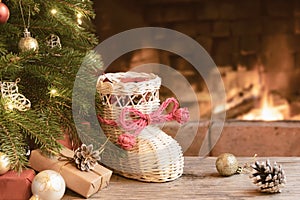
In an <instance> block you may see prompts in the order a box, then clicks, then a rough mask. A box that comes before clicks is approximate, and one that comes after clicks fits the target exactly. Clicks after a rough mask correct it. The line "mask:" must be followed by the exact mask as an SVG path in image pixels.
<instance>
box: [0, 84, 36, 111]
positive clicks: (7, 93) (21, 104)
mask: <svg viewBox="0 0 300 200" xmlns="http://www.w3.org/2000/svg"><path fill="white" fill-rule="evenodd" d="M20 80H21V79H20V78H17V79H16V81H15V82H1V81H0V87H1V95H2V99H4V104H5V106H4V107H5V109H7V110H13V109H17V110H19V111H26V110H29V109H30V107H31V103H30V101H29V100H28V99H27V98H26V97H25V96H24V95H23V94H20V93H19V89H18V86H17V83H19V82H20Z"/></svg>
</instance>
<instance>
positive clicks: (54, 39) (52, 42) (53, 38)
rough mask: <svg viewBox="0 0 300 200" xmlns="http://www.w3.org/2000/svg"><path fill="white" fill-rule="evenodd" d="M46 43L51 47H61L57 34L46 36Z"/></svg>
mask: <svg viewBox="0 0 300 200" xmlns="http://www.w3.org/2000/svg"><path fill="white" fill-rule="evenodd" d="M46 44H47V46H48V47H50V48H51V49H52V48H54V47H57V48H59V49H61V43H60V38H59V37H58V36H57V35H54V34H51V35H49V36H48V37H47V38H46Z"/></svg>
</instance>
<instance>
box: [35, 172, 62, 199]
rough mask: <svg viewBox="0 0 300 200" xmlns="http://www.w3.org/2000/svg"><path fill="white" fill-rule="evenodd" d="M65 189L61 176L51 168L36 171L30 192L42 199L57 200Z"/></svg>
mask: <svg viewBox="0 0 300 200" xmlns="http://www.w3.org/2000/svg"><path fill="white" fill-rule="evenodd" d="M65 190H66V183H65V180H64V179H63V177H62V176H61V175H60V174H59V173H57V172H56V171H53V170H44V171H42V172H40V173H38V174H37V175H36V176H35V177H34V179H33V181H32V184H31V191H32V194H33V195H34V196H36V197H38V198H39V199H42V200H59V199H61V198H62V197H63V195H64V194H65Z"/></svg>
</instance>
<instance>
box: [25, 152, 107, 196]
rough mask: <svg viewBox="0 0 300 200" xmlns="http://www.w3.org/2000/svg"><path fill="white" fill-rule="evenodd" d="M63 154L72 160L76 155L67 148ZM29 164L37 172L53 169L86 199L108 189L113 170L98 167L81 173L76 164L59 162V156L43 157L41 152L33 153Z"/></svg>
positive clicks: (68, 185) (69, 186)
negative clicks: (105, 188) (103, 189)
mask: <svg viewBox="0 0 300 200" xmlns="http://www.w3.org/2000/svg"><path fill="white" fill-rule="evenodd" d="M61 154H62V155H64V156H65V157H69V158H72V157H73V154H74V153H73V151H71V150H69V149H67V148H63V149H62V151H61ZM29 163H30V166H31V167H32V168H33V169H35V170H37V171H43V170H47V169H51V170H54V171H57V172H59V173H60V174H61V175H62V177H63V178H64V180H65V182H66V185H67V187H68V188H69V189H71V190H73V191H74V192H76V193H78V194H80V195H82V196H84V197H86V198H88V197H90V196H92V195H93V194H95V193H97V192H98V191H99V190H101V189H102V188H104V187H106V186H107V185H108V184H109V180H110V177H111V175H112V171H111V170H109V169H107V168H105V167H103V166H101V165H96V166H95V168H94V169H93V170H91V171H89V172H85V171H80V170H79V169H77V168H76V166H75V164H74V163H70V162H69V161H62V160H59V157H58V156H54V157H51V158H49V157H47V156H45V155H43V154H42V152H41V151H40V150H34V151H32V152H31V156H30V159H29Z"/></svg>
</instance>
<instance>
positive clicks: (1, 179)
mask: <svg viewBox="0 0 300 200" xmlns="http://www.w3.org/2000/svg"><path fill="white" fill-rule="evenodd" d="M34 176H35V172H34V171H33V170H32V169H24V170H23V171H22V172H21V173H20V174H18V172H15V171H8V172H7V173H5V174H4V175H1V176H0V199H7V200H8V199H9V200H28V199H29V198H30V196H31V183H32V180H33V178H34Z"/></svg>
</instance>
